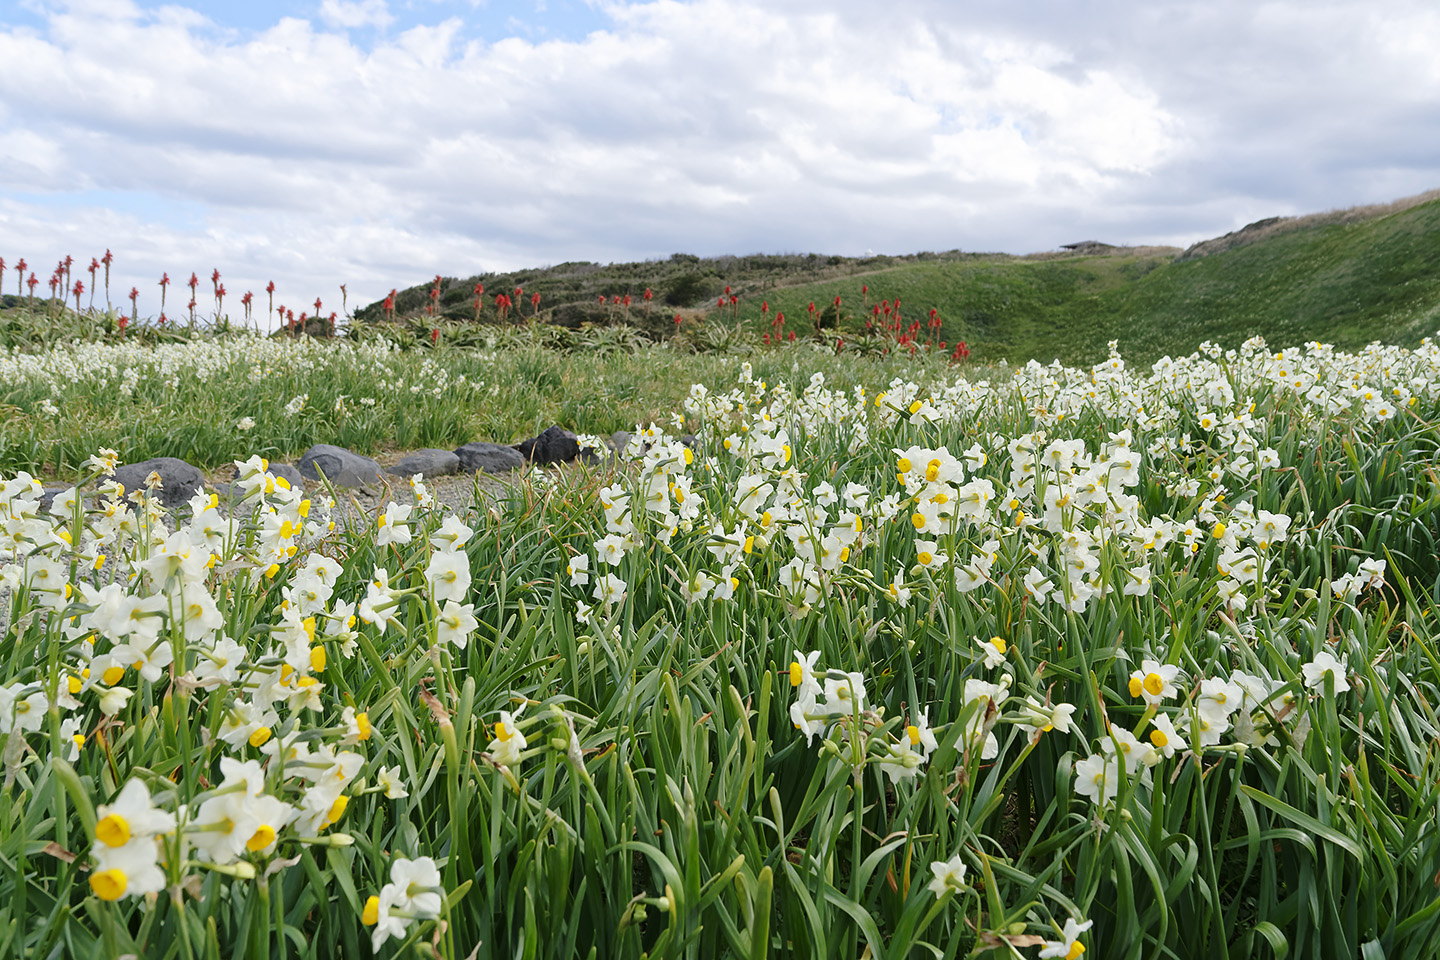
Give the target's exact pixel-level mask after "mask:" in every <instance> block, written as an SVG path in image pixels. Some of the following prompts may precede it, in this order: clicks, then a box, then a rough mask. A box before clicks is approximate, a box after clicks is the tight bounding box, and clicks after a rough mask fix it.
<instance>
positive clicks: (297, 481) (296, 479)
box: [270, 463, 305, 490]
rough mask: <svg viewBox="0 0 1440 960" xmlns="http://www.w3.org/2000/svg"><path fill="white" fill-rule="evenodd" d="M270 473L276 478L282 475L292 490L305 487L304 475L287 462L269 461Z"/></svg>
mask: <svg viewBox="0 0 1440 960" xmlns="http://www.w3.org/2000/svg"><path fill="white" fill-rule="evenodd" d="M270 475H271V476H272V477H275V478H276V479H279V478H282V477H283V478H284V480H285V482H286V483H288V484H290V488H291V489H292V490H304V489H305V477H304V476H303V475H302V474H301V473H300V471H299V470H298V469H296V468H295V467H292V466H290V464H288V463H271V464H270Z"/></svg>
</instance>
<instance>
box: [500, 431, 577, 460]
mask: <svg viewBox="0 0 1440 960" xmlns="http://www.w3.org/2000/svg"><path fill="white" fill-rule="evenodd" d="M515 449H516V450H519V451H520V453H521V455H522V456H524V457H525V459H526V460H529V461H530V462H531V463H542V464H543V463H569V462H570V461H572V460H574V459H575V458H576V457H578V456H579V455H580V441H579V439H578V438H577V437H576V436H575V434H573V433H571V432H570V431H569V430H566V429H565V428H564V427H560V426H554V427H546V428H545V429H544V430H542V431H541V432H540V436H538V437H535V438H533V439H530V440H522V441H521V442H519V443H517V444H515Z"/></svg>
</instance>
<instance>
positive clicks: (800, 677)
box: [790, 650, 824, 700]
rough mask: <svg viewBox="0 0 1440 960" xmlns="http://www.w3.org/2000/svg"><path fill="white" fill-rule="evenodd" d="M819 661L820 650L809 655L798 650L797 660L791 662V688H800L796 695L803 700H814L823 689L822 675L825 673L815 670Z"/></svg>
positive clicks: (796, 653)
mask: <svg viewBox="0 0 1440 960" xmlns="http://www.w3.org/2000/svg"><path fill="white" fill-rule="evenodd" d="M819 659H820V651H819V650H812V651H810V652H809V653H801V652H800V651H799V650H796V651H795V659H794V660H791V661H790V686H792V687H799V688H800V689H799V691H798V692H797V694H796V695H797V696H799V697H800V698H801V699H804V698H805V697H809V698H811V699H812V700H813V699H814V698H815V697H816V696H817V695H818V694H819V693H820V691H821V689H822V687H821V682H820V675H821V674H822V673H823V672H824V671H821V670H816V669H815V663H816V661H818V660H819Z"/></svg>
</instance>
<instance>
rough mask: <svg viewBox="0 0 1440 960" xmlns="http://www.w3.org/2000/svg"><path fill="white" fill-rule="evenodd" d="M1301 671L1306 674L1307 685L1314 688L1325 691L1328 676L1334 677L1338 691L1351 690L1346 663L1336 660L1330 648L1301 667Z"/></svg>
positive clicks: (1346, 691)
mask: <svg viewBox="0 0 1440 960" xmlns="http://www.w3.org/2000/svg"><path fill="white" fill-rule="evenodd" d="M1300 672H1301V673H1303V674H1304V675H1305V686H1307V687H1309V688H1311V689H1312V690H1319V691H1320V692H1321V693H1324V692H1325V678H1326V677H1332V678H1334V681H1335V692H1336V693H1349V692H1350V690H1351V686H1350V678H1349V677H1347V676H1346V675H1345V664H1343V663H1341V662H1340V661H1339V660H1336V659H1335V656H1334V654H1332V653H1331V652H1330V651H1329V650H1321V651H1320V652H1319V653H1317V654H1316V655H1315V659H1313V660H1311V661H1310V662H1309V663H1307V664H1303V665H1302V666H1301V667H1300Z"/></svg>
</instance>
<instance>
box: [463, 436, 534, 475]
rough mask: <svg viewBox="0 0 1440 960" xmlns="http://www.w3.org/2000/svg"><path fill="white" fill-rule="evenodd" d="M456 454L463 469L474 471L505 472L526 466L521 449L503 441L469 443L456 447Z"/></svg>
mask: <svg viewBox="0 0 1440 960" xmlns="http://www.w3.org/2000/svg"><path fill="white" fill-rule="evenodd" d="M455 456H456V457H458V458H459V459H460V467H461V469H463V470H469V471H472V472H478V471H481V470H483V471H485V472H486V473H505V472H507V471H510V470H519V469H520V468H521V467H523V466H525V458H524V457H523V456H521V455H520V451H518V450H516V449H515V448H514V447H507V446H505V445H504V444H503V443H485V442H483V441H481V442H478V443H467V444H465V446H463V447H457V448H456V450H455Z"/></svg>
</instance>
